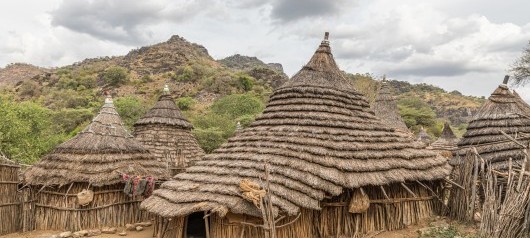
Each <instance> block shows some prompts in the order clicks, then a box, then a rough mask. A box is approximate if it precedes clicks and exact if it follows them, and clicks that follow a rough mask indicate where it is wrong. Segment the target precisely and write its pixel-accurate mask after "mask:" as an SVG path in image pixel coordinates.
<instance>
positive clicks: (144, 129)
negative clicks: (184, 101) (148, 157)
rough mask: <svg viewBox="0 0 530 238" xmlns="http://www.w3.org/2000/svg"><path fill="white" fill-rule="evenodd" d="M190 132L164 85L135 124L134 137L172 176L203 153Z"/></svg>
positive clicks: (186, 122)
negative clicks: (149, 107) (160, 93)
mask: <svg viewBox="0 0 530 238" xmlns="http://www.w3.org/2000/svg"><path fill="white" fill-rule="evenodd" d="M192 129H193V125H192V124H191V123H189V121H188V120H186V118H184V116H183V115H182V113H181V112H180V110H179V108H178V107H177V105H176V104H175V101H174V100H173V98H172V97H171V95H170V94H169V88H168V87H167V85H166V86H165V88H164V93H163V94H162V95H161V96H160V98H159V99H158V101H157V102H156V104H155V105H154V106H153V108H151V109H150V110H149V111H148V112H147V113H146V114H145V115H144V116H143V117H142V118H140V119H139V120H138V121H137V122H136V123H135V124H134V132H133V135H134V137H135V138H136V139H137V140H138V141H140V142H141V143H142V144H143V145H144V146H145V148H147V149H148V150H149V151H150V152H151V153H152V154H153V155H154V156H155V157H156V159H158V160H159V161H162V162H164V163H166V164H167V167H168V169H169V171H170V174H171V175H175V174H177V173H179V172H181V171H182V170H184V169H185V168H186V167H188V165H189V164H190V163H191V162H193V161H195V160H198V159H199V158H200V157H201V156H202V155H203V154H204V151H203V150H202V149H201V147H199V143H198V142H197V140H196V139H195V137H194V136H193V134H191V130H192Z"/></svg>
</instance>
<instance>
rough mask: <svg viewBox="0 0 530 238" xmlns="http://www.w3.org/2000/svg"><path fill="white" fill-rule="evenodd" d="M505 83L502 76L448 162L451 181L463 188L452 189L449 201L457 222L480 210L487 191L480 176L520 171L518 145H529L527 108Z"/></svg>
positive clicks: (521, 150)
mask: <svg viewBox="0 0 530 238" xmlns="http://www.w3.org/2000/svg"><path fill="white" fill-rule="evenodd" d="M507 83H508V77H505V79H504V81H503V83H502V84H501V85H499V87H498V88H497V89H496V90H495V91H494V92H493V93H492V94H491V96H490V97H489V98H488V100H487V101H486V102H485V103H484V105H482V107H481V108H480V109H479V110H478V112H477V113H476V115H475V116H474V117H473V119H472V120H471V121H470V122H469V125H468V128H467V131H466V133H464V135H463V137H462V139H461V140H460V142H458V149H457V150H456V152H455V158H454V159H453V160H452V161H451V162H452V164H454V165H455V169H454V171H453V173H452V179H453V180H454V181H455V182H456V183H457V184H460V185H461V186H463V187H464V188H465V190H460V189H456V190H453V192H452V193H451V199H450V207H451V212H450V215H451V216H453V217H455V218H458V219H460V220H466V221H471V220H473V219H474V218H476V217H477V215H476V214H479V213H480V211H481V208H482V205H483V199H484V194H483V193H482V191H483V190H484V189H486V188H485V187H483V184H484V183H483V182H480V181H481V180H482V181H484V179H485V178H484V177H481V175H483V174H484V173H485V172H486V171H487V170H488V169H495V170H498V171H504V170H506V169H509V168H518V169H520V168H521V166H522V161H524V160H525V157H526V154H525V151H524V148H523V147H522V146H521V145H523V146H525V145H528V143H529V142H530V136H529V135H530V107H529V106H528V104H526V103H525V102H524V101H522V99H521V98H520V97H519V96H518V95H516V94H514V93H513V92H511V91H510V90H509V88H508V86H507ZM510 161H511V162H510ZM526 169H528V168H526ZM487 182H491V181H487ZM495 183H497V181H495ZM499 184H501V182H500V181H499ZM506 184H508V183H506ZM506 184H505V185H503V186H502V187H504V189H506V188H507V187H506ZM487 189H490V188H487ZM501 190H502V189H501Z"/></svg>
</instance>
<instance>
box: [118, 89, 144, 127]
mask: <svg viewBox="0 0 530 238" xmlns="http://www.w3.org/2000/svg"><path fill="white" fill-rule="evenodd" d="M114 105H115V106H116V110H117V111H118V113H119V114H120V117H121V119H122V120H123V123H124V124H125V126H127V128H128V129H129V131H132V129H133V125H134V123H135V122H136V121H138V119H140V117H141V116H143V115H144V114H145V112H146V107H145V105H144V101H143V100H142V99H141V98H140V97H137V96H127V97H119V98H116V99H115V100H114Z"/></svg>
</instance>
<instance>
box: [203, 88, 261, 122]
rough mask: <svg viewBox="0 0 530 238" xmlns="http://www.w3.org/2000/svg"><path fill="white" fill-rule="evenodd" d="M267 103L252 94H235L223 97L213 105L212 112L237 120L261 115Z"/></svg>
mask: <svg viewBox="0 0 530 238" xmlns="http://www.w3.org/2000/svg"><path fill="white" fill-rule="evenodd" d="M264 108H265V103H264V102H263V101H261V99H260V98H259V97H257V96H255V95H252V94H233V95H228V96H225V97H222V98H221V99H219V100H217V101H216V102H214V103H213V104H212V107H211V109H212V112H214V113H217V114H224V115H227V116H228V117H229V118H232V119H236V118H238V117H241V116H244V115H257V114H260V113H261V112H262V111H263V109H264Z"/></svg>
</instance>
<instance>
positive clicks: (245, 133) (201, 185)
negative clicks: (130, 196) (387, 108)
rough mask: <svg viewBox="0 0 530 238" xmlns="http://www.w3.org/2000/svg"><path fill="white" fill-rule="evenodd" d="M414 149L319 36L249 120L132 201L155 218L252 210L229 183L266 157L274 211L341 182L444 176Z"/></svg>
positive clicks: (431, 155)
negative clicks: (378, 112) (316, 44)
mask: <svg viewBox="0 0 530 238" xmlns="http://www.w3.org/2000/svg"><path fill="white" fill-rule="evenodd" d="M423 148H424V147H423V145H422V144H421V143H417V142H414V141H412V140H411V139H410V138H409V137H407V136H405V135H404V134H403V133H397V132H396V131H395V130H394V129H392V128H390V127H388V126H386V125H384V124H383V123H382V122H381V121H380V120H379V119H378V118H377V117H375V115H374V113H373V111H372V110H371V109H370V106H369V103H368V101H367V99H366V98H365V97H364V96H363V95H362V94H361V93H359V92H358V91H357V90H356V89H355V88H354V86H353V84H352V81H350V80H348V79H346V78H345V76H344V75H343V73H342V72H341V71H340V70H339V68H338V67H337V65H336V63H335V60H334V59H333V55H332V54H331V49H330V46H329V42H328V41H327V39H325V40H324V41H323V42H322V43H321V45H320V46H319V47H318V49H317V50H316V52H315V54H314V55H313V57H312V58H311V60H310V61H309V62H308V63H307V64H306V65H305V66H304V67H303V68H302V69H301V70H300V71H299V72H298V73H297V74H296V75H294V76H293V77H292V78H291V79H290V80H289V81H287V82H286V83H285V84H284V85H282V86H281V87H279V88H277V89H276V90H274V92H273V94H272V95H271V97H270V100H269V103H268V104H267V106H266V108H265V110H264V112H263V114H262V115H261V116H259V117H258V118H257V119H256V121H254V122H253V123H252V124H251V125H250V126H249V127H247V128H245V129H243V130H242V131H241V132H240V133H238V134H237V135H236V136H234V137H232V138H231V139H229V141H228V142H227V143H225V144H224V145H222V146H221V147H220V148H219V149H217V150H215V151H214V152H213V153H212V154H209V155H206V156H205V157H204V158H203V159H202V160H200V161H197V162H196V163H195V165H193V166H190V167H189V168H187V169H186V171H185V172H184V173H181V174H177V175H176V176H175V177H174V178H173V179H174V181H168V182H165V183H164V184H162V186H161V189H159V190H156V191H155V192H154V196H151V197H150V198H148V199H147V200H146V201H144V202H143V203H142V207H143V208H145V209H148V210H149V211H150V212H153V213H156V214H158V215H161V216H164V217H175V216H183V215H187V214H189V213H192V212H196V211H205V210H211V211H213V212H217V213H218V214H219V215H220V216H223V215H225V214H226V213H227V212H228V211H231V212H234V213H243V214H248V215H253V216H260V212H259V211H258V209H257V208H256V207H254V205H252V203H250V202H248V201H246V200H244V199H243V198H242V196H241V192H240V188H239V183H240V182H241V181H242V180H243V179H248V180H250V181H254V182H257V183H259V180H260V179H259V178H260V177H263V176H264V170H265V166H266V165H267V167H268V168H269V169H270V171H271V174H270V182H271V184H270V191H271V197H272V198H271V200H272V203H273V205H274V208H275V209H274V212H276V213H278V212H280V211H281V212H284V213H286V214H288V215H294V214H297V213H298V212H299V210H300V208H308V209H315V210H320V209H321V207H320V201H321V200H323V199H324V198H325V197H326V196H330V195H331V196H336V195H340V194H341V193H342V192H343V189H346V188H356V187H361V186H367V185H383V184H390V183H396V182H403V181H414V180H437V179H441V178H443V177H445V176H447V175H448V174H449V172H450V166H449V165H448V164H447V163H446V162H447V161H446V159H445V158H443V157H442V156H439V155H437V154H436V153H435V152H433V151H430V150H426V149H423Z"/></svg>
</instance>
